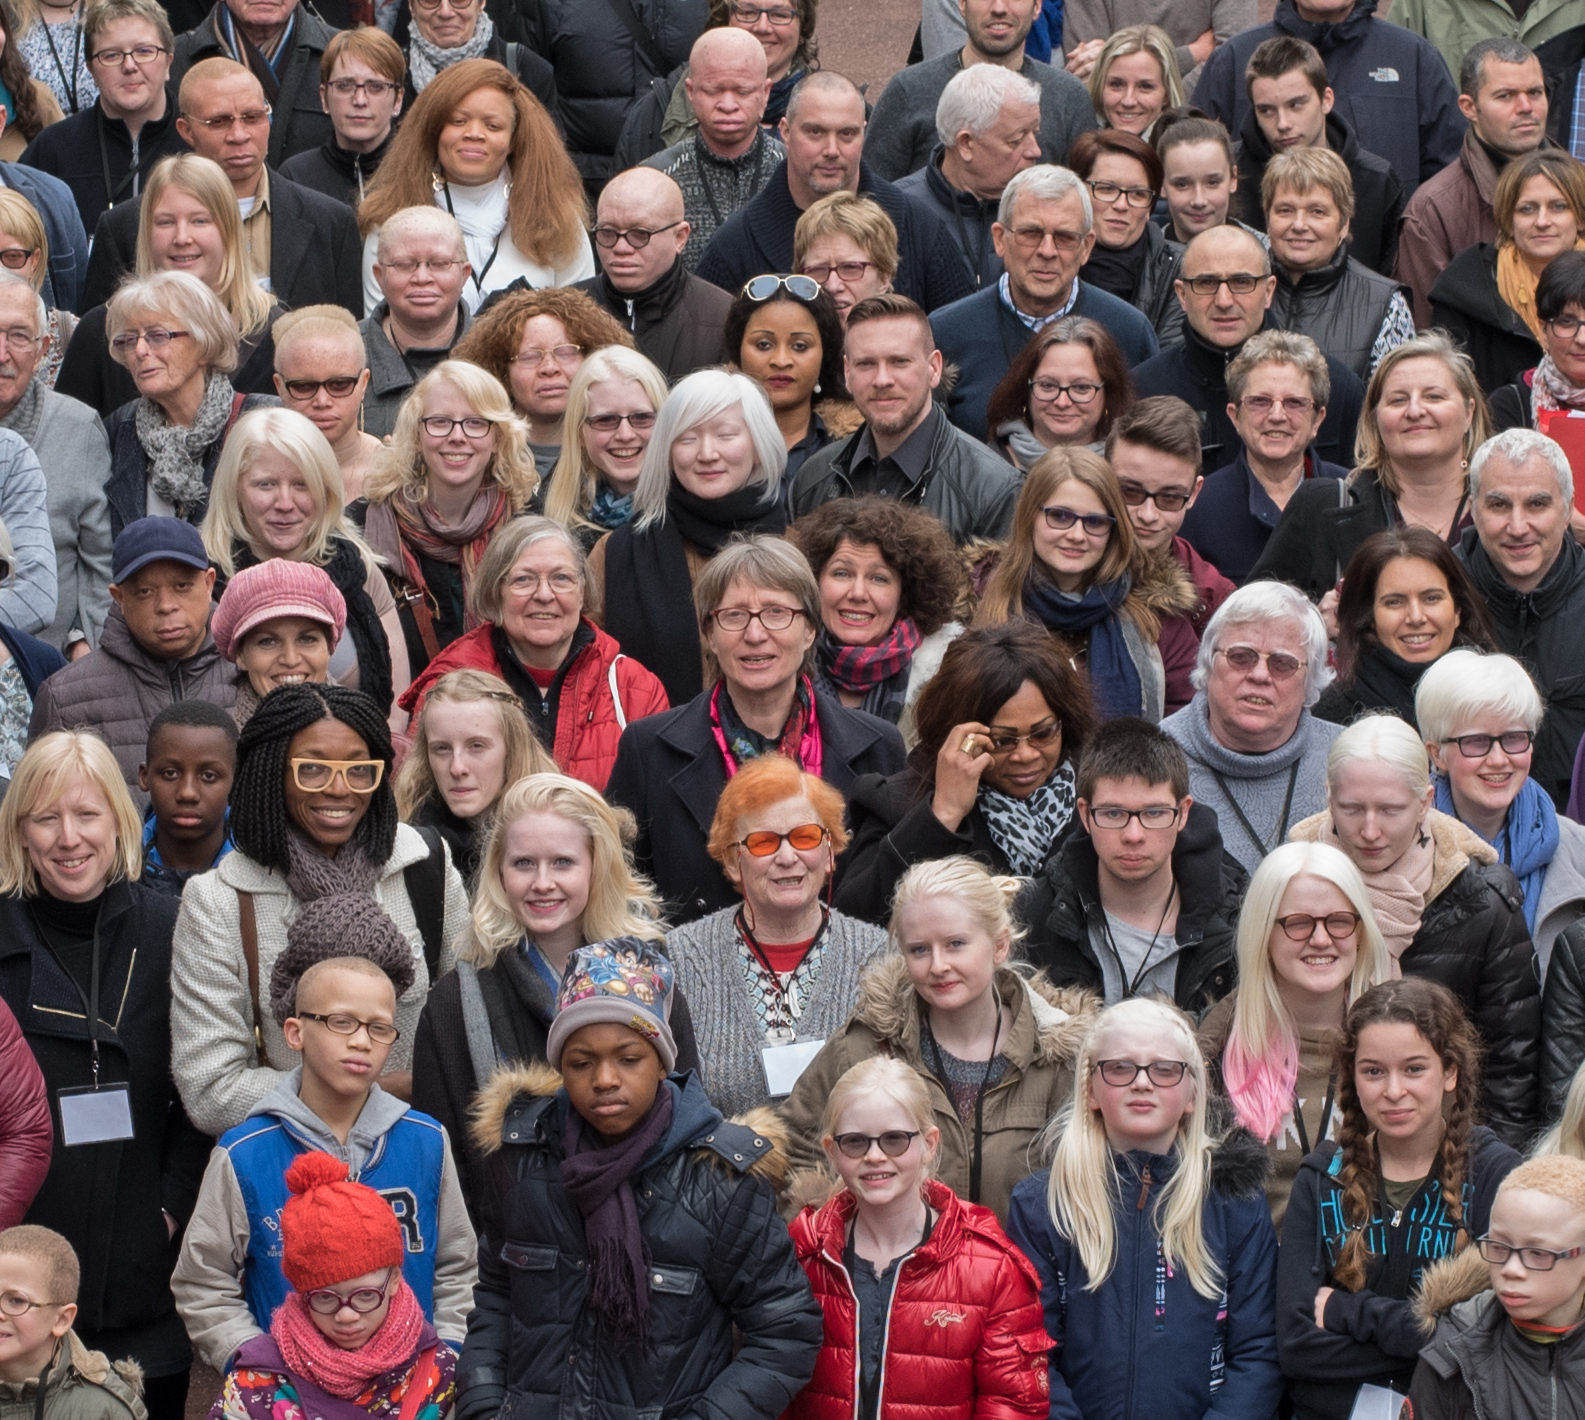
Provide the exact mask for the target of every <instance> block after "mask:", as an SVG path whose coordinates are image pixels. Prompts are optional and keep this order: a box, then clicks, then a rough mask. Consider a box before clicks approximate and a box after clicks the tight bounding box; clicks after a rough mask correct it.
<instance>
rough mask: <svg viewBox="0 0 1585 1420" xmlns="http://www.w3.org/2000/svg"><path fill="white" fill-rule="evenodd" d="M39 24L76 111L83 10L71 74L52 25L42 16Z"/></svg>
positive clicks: (81, 52) (56, 70) (81, 50)
mask: <svg viewBox="0 0 1585 1420" xmlns="http://www.w3.org/2000/svg"><path fill="white" fill-rule="evenodd" d="M39 24H40V25H41V26H43V29H44V43H45V44H47V45H49V47H50V58H51V59H53V60H54V61H55V72H56V73H57V74H59V75H60V76H61V84H62V86H63V87H64V88H65V90H66V98H67V102H69V103H70V104H71V106H72V112H73V113H76V112H77V110H78V104H77V66H78V63H79V62H80V61H81V59H82V54H83V16H82V11H81V10H79V11H78V12H77V20H76V30H77V35H76V38H75V40H74V41H73V43H72V68H71V73H70V74H68V73H67V72H66V70H65V69H64V68H63V67H62V65H61V56H60V52H59V51H58V50H57V49H56V48H55V37H54V36H53V35H51V34H50V27H49V24H48V22H47V21H45V20H44V19H43V17H42V16H41V17H40V19H39ZM100 141H101V142H102V141H103V140H102V139H101V140H100Z"/></svg>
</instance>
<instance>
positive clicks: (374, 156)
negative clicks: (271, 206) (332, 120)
mask: <svg viewBox="0 0 1585 1420" xmlns="http://www.w3.org/2000/svg"><path fill="white" fill-rule="evenodd" d="M393 136H394V130H393V131H392V133H388V134H386V136H385V142H383V143H382V144H380V146H379V147H378V148H375V149H373V150H372V151H370V152H367V153H349V152H348V151H347V150H346V149H345V148H343V147H342V146H341V144H339V143H338V142H336V139H335V135H334V134H332V135H331V136H330V137H329V138H327V139H325V141H324V142H323V143H321V144H320V145H319V146H318V147H317V148H315V149H314V150H313V151H312V152H311V153H298V154H297V155H296V156H295V157H291V158H288V159H287V160H286V161H285V162H284V163H282V164H281V176H282V177H283V178H285V179H286V180H287V181H288V182H295V183H296V184H297V185H298V186H299V187H306V188H307V189H308V190H309V191H310V192H317V193H319V194H320V195H321V196H323V197H331V198H334V199H335V200H336V201H337V202H345V203H346V204H347V206H348V207H350V208H352V210H353V211H354V212H356V211H357V210H358V204H359V203H360V202H362V201H363V197H364V189H365V188H366V187H367V186H368V184H369V183H371V182H372V181H373V180H374V174H375V173H376V172H377V171H378V170H379V167H380V163H381V161H382V160H383V159H384V157H385V155H386V153H388V152H389V151H390V148H391V138H392V137H393Z"/></svg>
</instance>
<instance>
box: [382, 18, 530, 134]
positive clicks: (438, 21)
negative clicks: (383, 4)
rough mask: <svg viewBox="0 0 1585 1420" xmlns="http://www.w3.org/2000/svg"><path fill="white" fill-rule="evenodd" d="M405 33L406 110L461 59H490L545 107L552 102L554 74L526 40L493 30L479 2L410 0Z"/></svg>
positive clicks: (493, 24) (491, 21) (493, 23)
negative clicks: (409, 23) (511, 40)
mask: <svg viewBox="0 0 1585 1420" xmlns="http://www.w3.org/2000/svg"><path fill="white" fill-rule="evenodd" d="M410 9H411V13H412V19H413V23H412V28H411V29H410V30H409V31H408V44H407V92H406V106H407V108H409V109H411V108H412V106H413V103H414V101H415V100H416V99H417V98H418V96H419V95H420V94H421V93H423V92H424V90H425V89H427V88H428V87H429V85H430V83H431V81H432V80H433V79H434V78H435V76H436V75H437V74H439V73H441V72H442V71H444V70H446V69H449V68H450V67H451V66H452V65H453V64H457V63H460V62H461V61H462V60H464V59H493V60H495V62H496V63H497V64H500V65H502V66H503V67H504V68H505V69H506V70H507V71H508V72H509V73H511V74H514V75H516V77H517V80H518V82H519V83H521V84H522V86H523V87H524V88H525V89H527V90H528V91H529V93H531V94H532V95H533V96H534V97H535V98H536V99H538V100H539V101H540V103H542V104H544V105H545V106H546V107H547V108H549V107H551V106H552V105H554V103H555V102H556V73H555V70H554V69H552V68H551V66H550V63H549V61H548V60H545V59H542V58H541V57H540V56H539V55H538V54H537V53H536V52H535V51H534V49H533V48H532V47H531V46H529V45H526V44H512V43H509V42H507V41H506V40H503V39H502V38H501V36H500V35H499V34H497V33H496V29H495V22H494V21H493V20H492V19H491V18H490V16H489V15H488V14H486V13H485V8H484V0H412V4H411V6H410Z"/></svg>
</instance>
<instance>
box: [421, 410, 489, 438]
mask: <svg viewBox="0 0 1585 1420" xmlns="http://www.w3.org/2000/svg"><path fill="white" fill-rule="evenodd" d="M418 422H419V423H420V424H422V425H423V426H424V432H425V433H426V434H428V435H429V437H430V438H431V439H449V438H450V437H451V431H452V430H453V429H461V430H462V432H463V433H464V434H466V435H467V436H468V437H469V438H470V439H482V438H483V437H484V436H485V435H486V434H488V433H489V432H490V429H491V424H490V421H489V420H488V419H481V418H480V417H479V416H478V415H477V414H470V415H469V416H468V417H467V418H466V419H448V418H446V416H445V415H444V414H426V415H425V416H424V417H423V418H422V419H420V420H419V421H418Z"/></svg>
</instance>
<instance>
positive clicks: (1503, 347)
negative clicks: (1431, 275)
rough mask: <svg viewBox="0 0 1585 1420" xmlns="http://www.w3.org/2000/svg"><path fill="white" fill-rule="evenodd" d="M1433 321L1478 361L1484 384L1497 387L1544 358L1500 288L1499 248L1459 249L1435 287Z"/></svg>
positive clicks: (1477, 370)
mask: <svg viewBox="0 0 1585 1420" xmlns="http://www.w3.org/2000/svg"><path fill="white" fill-rule="evenodd" d="M1431 324H1432V325H1433V326H1440V327H1441V328H1442V329H1443V330H1445V331H1446V332H1447V333H1448V334H1449V335H1451V336H1452V337H1453V339H1454V340H1456V341H1458V343H1459V344H1460V345H1462V346H1463V347H1464V348H1465V349H1466V350H1467V351H1469V358H1470V359H1471V360H1473V361H1474V362H1475V375H1476V377H1477V378H1478V379H1479V380H1480V387H1481V388H1482V389H1486V390H1494V389H1497V388H1499V387H1500V386H1502V385H1506V384H1510V383H1511V382H1512V381H1514V380H1517V379H1518V378H1519V376H1520V375H1522V374H1523V373H1524V372H1525V371H1526V370H1533V369H1534V368H1535V367H1536V366H1537V365H1538V364H1539V363H1540V362H1541V344H1540V342H1539V341H1538V340H1537V339H1536V338H1535V336H1533V335H1532V334H1531V333H1530V327H1529V326H1527V325H1526V324H1525V323H1524V322H1523V321H1522V320H1521V319H1520V318H1519V313H1518V312H1517V311H1516V310H1514V308H1513V307H1512V306H1510V305H1509V304H1508V303H1507V302H1506V301H1505V300H1503V298H1502V296H1501V295H1500V294H1499V293H1498V290H1497V248H1496V247H1494V246H1490V245H1488V244H1487V243H1485V242H1481V243H1480V245H1478V246H1473V247H1469V248H1467V249H1466V250H1464V251H1461V252H1460V253H1459V254H1458V255H1457V256H1455V257H1454V258H1453V260H1452V261H1451V262H1450V263H1448V265H1447V267H1446V269H1445V270H1444V271H1443V272H1442V274H1441V275H1440V276H1438V277H1437V278H1436V285H1434V286H1433V287H1432V288H1431Z"/></svg>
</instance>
